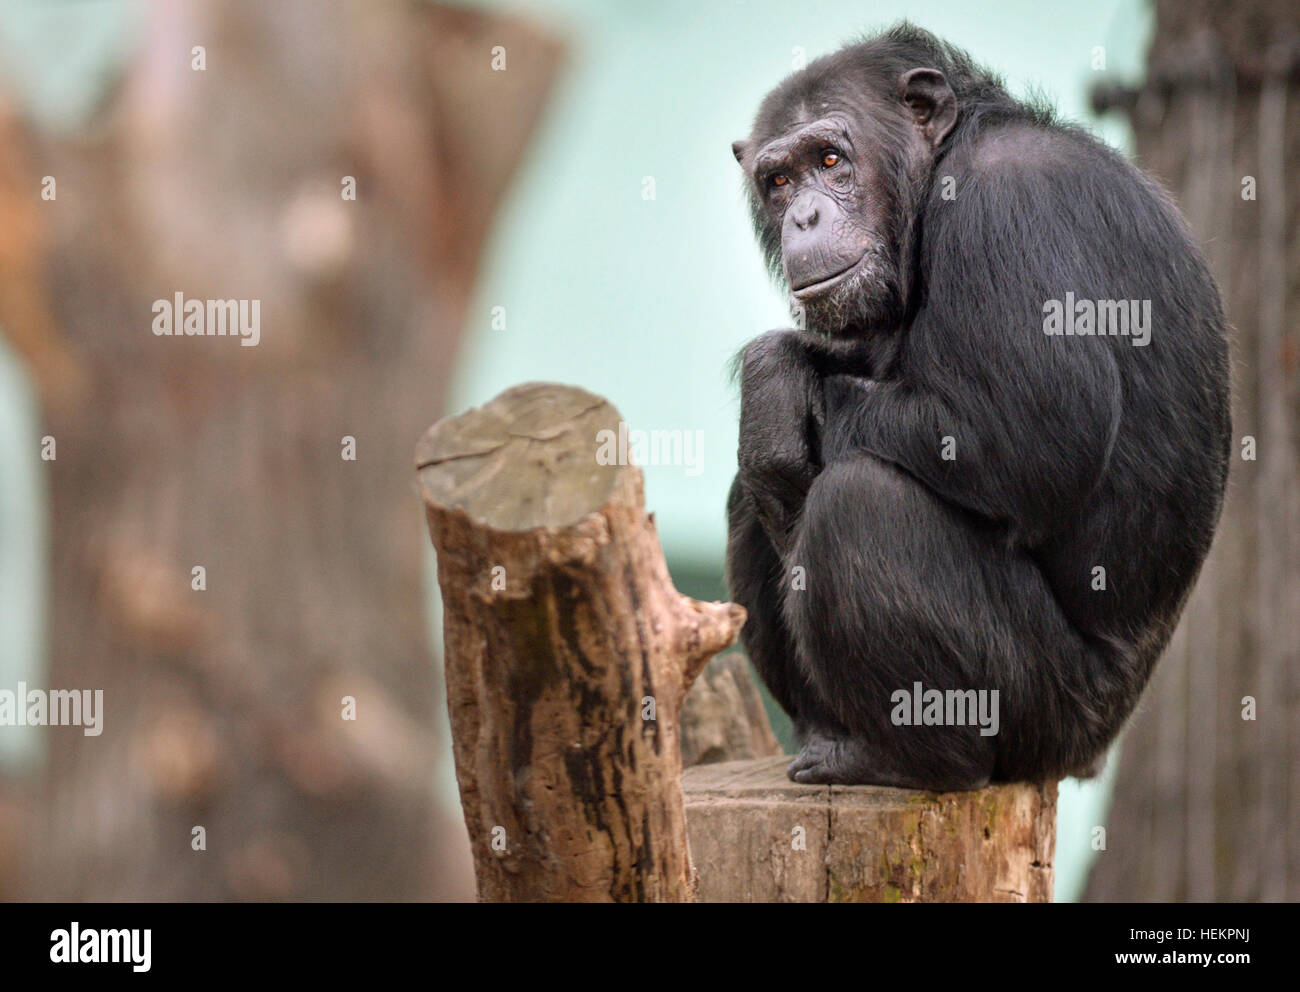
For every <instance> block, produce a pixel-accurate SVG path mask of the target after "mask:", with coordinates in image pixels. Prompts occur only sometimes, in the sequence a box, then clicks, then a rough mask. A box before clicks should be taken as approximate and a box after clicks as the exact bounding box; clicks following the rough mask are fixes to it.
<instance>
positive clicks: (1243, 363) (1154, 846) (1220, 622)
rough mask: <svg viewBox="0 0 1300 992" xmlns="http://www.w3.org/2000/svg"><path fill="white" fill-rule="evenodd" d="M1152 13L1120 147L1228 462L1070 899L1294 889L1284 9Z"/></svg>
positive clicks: (1295, 665)
mask: <svg viewBox="0 0 1300 992" xmlns="http://www.w3.org/2000/svg"><path fill="white" fill-rule="evenodd" d="M1154 9H1155V32H1154V34H1153V36H1152V41H1151V49H1150V52H1149V55H1148V61H1147V79H1146V82H1145V84H1144V85H1143V86H1142V87H1141V88H1139V89H1138V90H1137V91H1136V92H1134V93H1133V94H1132V97H1131V100H1132V103H1131V111H1130V114H1131V120H1132V124H1133V130H1134V134H1135V137H1136V142H1137V159H1138V161H1139V163H1140V164H1142V165H1143V166H1144V167H1145V168H1147V169H1148V170H1150V171H1151V172H1152V173H1153V174H1154V175H1156V176H1157V177H1158V178H1159V179H1160V180H1161V181H1162V182H1163V183H1164V184H1165V185H1166V186H1168V187H1169V189H1170V191H1171V192H1172V193H1173V195H1174V197H1175V199H1176V200H1177V201H1178V204H1179V205H1180V206H1181V207H1182V209H1183V211H1184V213H1185V214H1186V215H1187V219H1188V221H1189V222H1190V224H1191V227H1192V230H1193V232H1194V233H1195V235H1196V237H1197V238H1198V240H1199V241H1200V242H1201V244H1202V246H1203V250H1204V251H1205V254H1206V257H1207V259H1208V261H1209V263H1210V268H1211V269H1212V271H1213V272H1214V275H1215V278H1216V280H1217V281H1218V284H1219V288H1220V290H1221V292H1222V294H1223V304H1224V311H1225V313H1226V314H1227V318H1228V322H1229V324H1230V325H1231V327H1232V336H1233V341H1232V344H1233V351H1232V355H1233V398H1232V400H1233V402H1232V423H1233V433H1234V443H1233V459H1232V467H1231V469H1230V473H1229V481H1228V495H1227V501H1226V503H1225V504H1224V509H1223V518H1222V520H1221V522H1220V524H1219V530H1218V534H1217V535H1216V537H1215V540H1214V547H1213V549H1212V550H1211V552H1210V557H1209V558H1208V560H1207V561H1206V564H1205V567H1204V568H1203V569H1202V571H1201V577H1200V580H1199V581H1198V582H1197V585H1196V588H1195V590H1194V592H1193V593H1192V596H1191V598H1190V600H1189V601H1188V604H1187V609H1186V611H1185V612H1184V614H1183V617H1182V620H1181V622H1180V623H1179V626H1178V629H1177V631H1176V632H1175V633H1174V636H1173V639H1172V641H1171V642H1170V644H1169V647H1168V648H1167V649H1166V651H1165V655H1164V658H1163V659H1162V660H1161V662H1160V664H1159V666H1158V667H1157V668H1156V673H1155V677H1154V679H1153V680H1152V684H1151V686H1150V688H1149V689H1148V690H1147V692H1146V695H1145V696H1144V697H1143V702H1142V705H1141V707H1140V708H1139V710H1138V712H1137V713H1136V714H1135V715H1134V718H1133V721H1132V724H1131V725H1130V726H1129V728H1128V730H1127V731H1126V732H1125V735H1124V742H1123V746H1122V748H1121V752H1120V764H1119V774H1118V777H1117V781H1116V786H1115V800H1114V804H1113V806H1112V812H1111V814H1110V816H1109V818H1108V820H1107V822H1106V831H1107V838H1106V841H1107V843H1106V849H1105V850H1104V851H1103V852H1101V853H1099V854H1098V856H1097V860H1096V864H1095V867H1094V869H1093V872H1092V877H1091V879H1090V881H1089V887H1088V897H1089V898H1090V899H1093V900H1096V901H1100V902H1124V901H1133V900H1139V901H1150V902H1157V903H1161V902H1174V901H1182V900H1186V901H1190V902H1241V901H1246V902H1251V901H1257V900H1259V901H1269V902H1295V901H1297V900H1300V842H1298V841H1297V838H1300V758H1297V755H1300V677H1298V676H1297V672H1300V624H1298V623H1297V622H1296V617H1297V616H1300V168H1296V163H1298V162H1300V44H1297V39H1300V5H1297V4H1296V3H1295V0H1233V2H1227V0H1156V2H1155V4H1154ZM1247 177H1249V186H1250V187H1252V188H1253V195H1243V194H1244V193H1247V188H1246V187H1247ZM1246 438H1251V439H1252V440H1251V442H1250V448H1253V449H1254V450H1253V451H1251V453H1250V454H1249V456H1248V454H1247V452H1248V450H1249V449H1248V447H1247V445H1246V444H1245V443H1244V442H1245V439H1246ZM1094 826H1095V825H1093V824H1085V825H1084V827H1085V829H1086V830H1087V831H1088V832H1091V831H1092V830H1093V828H1094ZM1081 841H1084V842H1086V841H1085V838H1072V839H1071V843H1079V842H1081Z"/></svg>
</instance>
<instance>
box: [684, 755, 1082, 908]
mask: <svg viewBox="0 0 1300 992" xmlns="http://www.w3.org/2000/svg"><path fill="white" fill-rule="evenodd" d="M789 760H790V759H789V758H788V757H785V756H779V757H775V758H758V759H755V760H752V761H733V762H727V763H725V764H717V765H700V766H698V767H695V768H689V769H687V771H686V775H685V788H686V824H687V827H688V829H689V833H690V842H691V852H692V855H693V856H694V859H695V866H696V869H697V870H698V871H699V876H700V887H699V894H698V898H699V900H700V901H701V902H1050V901H1051V899H1052V856H1053V851H1054V848H1055V839H1056V783H1054V782H1053V783H1048V784H1045V785H995V786H990V787H988V788H986V789H980V790H978V791H977V792H945V793H933V792H916V791H913V790H911V789H887V788H879V787H876V786H862V785H857V786H840V785H833V786H824V785H796V784H795V783H793V782H791V781H789V780H788V779H787V778H786V776H785V766H786V764H787V763H788V762H789Z"/></svg>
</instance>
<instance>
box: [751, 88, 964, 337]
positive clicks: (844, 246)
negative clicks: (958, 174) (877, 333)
mask: <svg viewBox="0 0 1300 992" xmlns="http://www.w3.org/2000/svg"><path fill="white" fill-rule="evenodd" d="M918 72H920V73H926V74H930V73H932V74H933V76H937V77H938V80H939V82H940V84H942V89H943V90H945V91H946V92H947V98H948V100H949V101H951V91H950V90H947V87H946V83H943V76H942V75H941V74H939V73H937V72H934V71H933V70H918ZM914 75H916V73H908V74H907V75H906V76H905V77H904V79H903V80H900V81H899V92H898V94H897V95H892V94H891V95H889V96H888V97H886V96H885V95H882V94H879V93H855V94H852V99H849V98H848V95H847V94H844V93H817V92H815V91H814V92H811V93H804V94H802V95H801V96H800V98H799V99H798V100H796V101H794V102H791V101H790V98H789V96H787V95H786V94H784V93H783V92H782V91H777V93H774V94H773V95H772V97H769V98H768V101H767V102H766V103H765V104H764V106H763V109H762V110H761V111H760V113H759V121H758V124H757V125H756V127H755V133H754V135H753V137H751V138H750V139H749V140H748V141H737V142H736V143H735V144H733V145H732V151H733V152H734V153H735V155H736V159H737V161H739V162H740V163H741V165H742V166H743V167H744V168H745V170H746V172H747V174H748V176H749V179H750V183H751V186H750V194H751V201H752V207H753V215H754V221H755V225H756V227H757V229H758V233H759V239H760V241H761V242H762V246H763V249H764V252H765V253H766V255H767V257H768V262H769V265H770V266H771V267H772V269H773V271H779V272H780V273H781V274H782V275H783V276H784V278H785V282H786V285H787V286H788V287H789V289H790V295H791V304H792V307H793V308H794V309H795V310H796V311H801V312H802V315H803V317H804V323H805V326H806V327H807V328H808V329H809V330H814V331H820V332H821V333H824V334H829V335H835V336H854V335H859V334H866V333H870V332H871V331H872V330H875V329H882V328H883V329H889V328H892V327H894V326H895V325H896V324H897V323H898V321H899V320H900V319H901V314H902V310H903V305H904V299H903V297H904V295H905V292H906V288H907V285H908V281H907V280H906V279H905V278H904V276H905V273H904V271H903V264H904V259H903V258H902V255H903V250H904V247H903V246H904V242H905V239H904V234H905V233H906V232H907V231H908V230H909V229H910V228H911V226H912V224H913V221H914V219H915V218H914V216H913V215H914V214H915V212H916V210H917V206H918V205H917V204H916V203H914V202H913V197H912V196H911V195H910V194H911V193H912V192H913V191H914V190H915V189H916V187H917V185H918V180H919V179H920V178H921V177H922V175H923V174H924V172H925V170H928V169H929V168H930V165H931V162H932V157H933V156H932V153H933V149H934V147H935V145H936V144H937V141H935V140H933V134H932V133H927V131H932V128H927V127H926V124H927V123H928V122H932V121H933V118H934V108H933V106H932V105H931V104H929V103H928V102H927V100H928V97H924V98H923V97H921V96H918V95H917V94H916V93H915V92H912V91H911V90H909V87H908V79H909V78H910V77H913V76H914ZM927 79H930V81H931V82H933V80H932V79H931V78H930V77H929V76H927ZM840 85H841V86H842V85H843V84H842V83H841V84H840ZM948 126H949V127H950V126H951V125H948ZM946 134H947V130H946V129H945V130H944V131H943V134H942V135H940V136H939V140H941V139H942V136H943V135H946Z"/></svg>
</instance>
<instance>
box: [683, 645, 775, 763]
mask: <svg viewBox="0 0 1300 992" xmlns="http://www.w3.org/2000/svg"><path fill="white" fill-rule="evenodd" d="M681 727H682V767H684V768H690V767H691V766H692V765H709V764H716V763H717V762H720V761H740V760H741V759H743V758H766V757H768V756H769V755H773V754H780V753H781V745H780V743H779V742H778V741H777V739H776V735H775V734H774V733H772V724H771V723H770V722H769V721H768V719H767V711H766V710H764V709H763V697H762V695H760V694H759V691H758V686H757V684H756V683H755V682H754V676H753V673H752V672H751V671H750V668H749V662H748V661H746V660H745V656H744V655H743V654H740V653H739V652H737V651H730V652H728V653H727V654H720V655H718V656H717V657H716V658H714V659H713V660H712V661H711V662H709V663H708V664H707V665H706V666H705V667H704V671H703V672H701V673H700V677H699V678H698V679H696V680H695V684H694V685H693V686H691V691H690V692H688V693H687V694H686V702H685V703H684V704H683V706H682V716H681Z"/></svg>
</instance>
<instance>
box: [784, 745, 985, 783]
mask: <svg viewBox="0 0 1300 992" xmlns="http://www.w3.org/2000/svg"><path fill="white" fill-rule="evenodd" d="M786 774H787V775H788V776H789V777H790V779H791V780H792V781H795V782H799V783H802V784H805V785H891V786H895V787H896V788H900V789H926V790H929V791H932V792H964V791H966V790H968V789H982V788H984V786H986V785H988V783H989V773H988V772H987V771H980V770H978V769H974V768H971V769H968V770H967V769H958V768H951V769H944V770H937V771H935V772H933V773H931V774H929V775H926V774H924V773H918V774H909V775H902V774H899V773H898V772H897V771H894V770H892V769H889V768H886V767H884V766H883V765H882V764H881V762H880V760H879V756H878V755H875V754H873V753H872V750H871V748H870V746H869V745H868V744H867V743H866V742H864V741H862V740H861V739H859V738H856V737H851V736H833V735H831V734H828V733H827V732H825V731H821V730H811V731H809V733H808V737H807V740H806V742H805V744H804V746H803V750H802V751H800V752H799V753H798V754H797V755H796V756H795V758H794V760H793V761H791V762H790V764H789V765H788V766H787V767H786Z"/></svg>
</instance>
